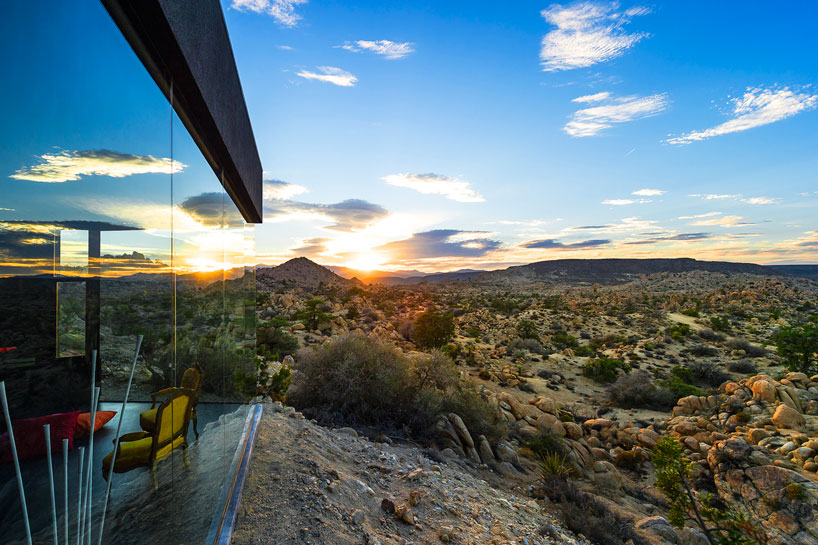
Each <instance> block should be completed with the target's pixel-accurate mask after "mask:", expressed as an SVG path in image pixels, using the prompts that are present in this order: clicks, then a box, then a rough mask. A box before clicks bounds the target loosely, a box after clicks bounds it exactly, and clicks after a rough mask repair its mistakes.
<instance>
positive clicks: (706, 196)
mask: <svg viewBox="0 0 818 545" xmlns="http://www.w3.org/2000/svg"><path fill="white" fill-rule="evenodd" d="M688 197H696V198H698V199H704V200H706V201H715V200H722V199H738V198H739V197H741V195H739V194H732V195H729V194H726V193H722V194H713V193H692V194H690V195H688Z"/></svg>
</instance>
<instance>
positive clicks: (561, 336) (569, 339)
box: [551, 331, 579, 348]
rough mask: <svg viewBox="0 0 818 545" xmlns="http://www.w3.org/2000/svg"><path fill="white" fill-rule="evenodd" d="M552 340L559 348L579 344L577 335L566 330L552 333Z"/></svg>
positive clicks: (574, 346)
mask: <svg viewBox="0 0 818 545" xmlns="http://www.w3.org/2000/svg"><path fill="white" fill-rule="evenodd" d="M551 342H552V343H554V346H556V347H557V348H576V347H577V345H578V344H579V343H578V342H577V338H576V337H574V336H573V335H570V334H568V333H565V332H564V331H560V332H559V333H555V334H553V335H551Z"/></svg>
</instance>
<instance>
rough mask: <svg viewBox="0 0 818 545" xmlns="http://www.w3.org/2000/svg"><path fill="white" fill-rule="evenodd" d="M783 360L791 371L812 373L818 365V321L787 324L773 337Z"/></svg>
mask: <svg viewBox="0 0 818 545" xmlns="http://www.w3.org/2000/svg"><path fill="white" fill-rule="evenodd" d="M773 340H774V341H775V345H776V348H777V350H778V355H779V356H781V362H782V363H783V364H784V365H786V366H787V368H788V369H789V370H790V371H799V372H801V373H806V374H811V373H812V372H813V371H815V370H816V367H818V361H816V353H818V323H816V322H814V321H810V322H806V323H804V324H801V325H792V324H790V325H786V326H784V327H782V328H781V329H780V331H779V332H778V333H776V334H775V336H774V337H773Z"/></svg>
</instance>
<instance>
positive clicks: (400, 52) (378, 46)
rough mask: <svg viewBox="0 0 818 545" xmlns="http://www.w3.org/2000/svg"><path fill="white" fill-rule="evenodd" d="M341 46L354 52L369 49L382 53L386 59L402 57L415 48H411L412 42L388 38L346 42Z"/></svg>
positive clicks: (412, 51) (378, 53)
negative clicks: (400, 41)
mask: <svg viewBox="0 0 818 545" xmlns="http://www.w3.org/2000/svg"><path fill="white" fill-rule="evenodd" d="M341 47H342V48H343V49H346V50H347V51H354V52H355V53H360V52H362V51H371V52H372V53H375V54H377V55H382V56H384V57H386V58H387V59H402V58H404V57H406V56H407V55H409V54H410V53H414V52H415V50H414V49H412V44H411V43H410V42H403V43H399V42H392V41H389V40H376V41H369V40H358V41H356V42H352V43H350V42H347V43H345V44H344V45H342V46H341Z"/></svg>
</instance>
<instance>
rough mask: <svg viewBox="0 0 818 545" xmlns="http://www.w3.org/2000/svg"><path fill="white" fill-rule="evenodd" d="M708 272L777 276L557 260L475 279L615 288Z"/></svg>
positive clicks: (706, 266) (697, 264) (674, 263)
mask: <svg viewBox="0 0 818 545" xmlns="http://www.w3.org/2000/svg"><path fill="white" fill-rule="evenodd" d="M691 271H708V272H715V273H722V274H757V275H770V274H776V273H775V272H774V271H771V270H770V269H767V268H765V267H762V266H761V265H755V264H752V263H729V262H724V261H698V260H696V259H690V258H678V259H556V260H553V261H539V262H537V263H530V264H528V265H521V266H519V267H509V268H508V269H504V270H502V271H491V272H486V273H483V274H480V275H478V276H475V277H474V278H473V279H472V280H471V281H472V282H473V283H476V284H484V283H486V284H491V283H503V284H519V283H527V282H552V283H577V282H589V283H598V284H614V283H621V282H627V281H630V280H633V279H635V278H638V277H639V276H641V275H647V274H655V273H685V272H691Z"/></svg>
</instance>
